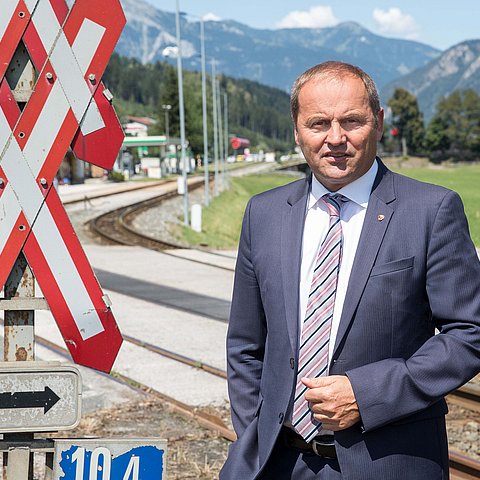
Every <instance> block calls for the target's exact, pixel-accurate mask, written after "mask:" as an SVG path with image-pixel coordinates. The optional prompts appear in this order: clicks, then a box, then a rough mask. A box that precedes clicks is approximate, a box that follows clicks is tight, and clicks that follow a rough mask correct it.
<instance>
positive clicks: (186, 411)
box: [36, 335, 480, 480]
mask: <svg viewBox="0 0 480 480" xmlns="http://www.w3.org/2000/svg"><path fill="white" fill-rule="evenodd" d="M124 340H125V341H127V342H129V343H132V344H134V345H137V346H139V347H141V348H145V349H147V350H149V351H152V352H155V353H157V354H159V355H162V356H164V357H167V358H169V359H172V360H175V361H179V362H181V363H184V364H186V365H189V366H190V367H193V368H198V369H201V370H203V371H205V372H207V373H209V374H211V375H216V376H219V377H221V378H226V372H225V371H224V370H221V369H218V368H216V367H212V366H211V365H206V364H204V363H202V362H199V361H196V360H195V359H192V358H189V357H185V356H183V355H180V354H177V353H174V352H171V351H168V350H165V349H163V348H161V347H157V346H155V345H151V344H149V343H146V342H143V341H141V340H138V339H136V338H134V337H130V336H128V335H124ZM36 341H37V342H38V343H39V344H41V345H43V346H44V347H46V348H48V349H50V350H53V351H55V352H56V353H58V354H60V355H62V356H64V357H67V358H69V353H68V351H67V349H66V348H64V347H61V346H59V345H57V344H55V343H53V342H51V341H50V340H47V339H45V338H43V337H39V336H36ZM104 375H107V374H104ZM110 376H111V377H113V378H114V379H115V380H116V381H117V382H120V383H122V384H124V385H128V386H129V387H131V388H133V389H135V390H137V391H139V392H141V393H144V394H147V393H148V394H150V395H153V396H155V397H156V398H158V399H160V400H162V401H163V402H166V403H168V404H169V405H170V406H171V408H172V409H173V410H174V411H176V412H177V413H179V414H181V415H183V416H185V417H187V418H189V419H191V420H193V421H195V422H197V423H198V424H199V425H201V426H203V427H205V428H208V429H210V430H213V431H215V432H217V433H218V434H219V435H221V436H222V437H223V438H225V439H226V440H229V441H231V442H233V441H235V439H236V435H235V432H234V431H233V430H232V429H230V428H229V427H228V426H227V425H226V424H225V423H224V421H223V420H222V418H220V417H219V416H216V415H213V414H211V413H206V412H203V411H201V410H199V409H197V408H196V407H192V406H190V405H187V404H185V403H183V402H180V401H178V400H176V399H174V398H173V397H170V396H168V395H165V394H164V393H162V392H160V391H158V390H155V389H152V388H151V387H150V386H148V385H145V384H142V383H140V382H138V381H137V380H135V379H132V378H130V377H128V376H126V375H123V374H121V373H120V372H116V371H112V372H111V373H110ZM467 390H468V389H467ZM449 461H450V475H451V480H474V479H479V478H480V462H479V461H478V460H475V459H472V458H469V457H467V456H466V455H464V454H462V453H460V452H458V451H455V450H451V449H450V452H449Z"/></svg>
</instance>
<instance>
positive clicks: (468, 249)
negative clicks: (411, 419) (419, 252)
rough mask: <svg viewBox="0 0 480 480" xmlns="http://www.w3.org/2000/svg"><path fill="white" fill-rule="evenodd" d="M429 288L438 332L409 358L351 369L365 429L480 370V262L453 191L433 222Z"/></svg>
mask: <svg viewBox="0 0 480 480" xmlns="http://www.w3.org/2000/svg"><path fill="white" fill-rule="evenodd" d="M426 292H427V295H428V300H429V304H430V309H431V313H432V320H433V322H434V324H435V327H436V328H437V330H438V331H439V333H438V334H437V335H435V336H433V337H431V338H430V339H429V340H428V341H426V342H425V343H424V344H423V345H422V347H421V348H420V349H418V350H417V351H416V352H415V354H414V355H412V356H411V357H410V358H408V359H406V360H404V359H399V358H392V359H385V360H382V361H379V362H375V363H371V364H368V365H364V366H362V367H359V368H355V369H352V370H350V371H348V372H346V374H347V376H348V377H349V379H350V381H351V383H352V386H353V389H354V392H355V396H356V399H357V403H358V406H359V410H360V414H361V417H362V422H363V426H364V429H365V431H369V430H373V429H375V428H378V427H381V426H383V425H386V424H388V423H390V422H393V421H395V420H399V419H401V418H404V417H407V416H409V415H412V414H414V413H416V412H419V411H421V410H424V409H425V408H427V407H429V406H430V405H432V404H433V403H435V402H437V401H439V400H440V399H441V398H442V397H444V396H445V395H446V394H447V393H449V392H450V391H452V390H454V389H456V388H458V387H459V386H460V385H462V384H463V383H465V382H466V381H468V380H469V379H471V378H472V377H473V376H475V375H476V374H477V373H478V372H479V371H480V360H479V359H480V263H479V260H478V256H477V253H476V251H475V247H474V245H473V243H472V241H471V239H470V236H469V231H468V224H467V220H466V218H465V214H464V211H463V205H462V202H461V200H460V198H459V197H458V195H457V194H456V193H454V192H448V193H447V194H446V195H445V197H444V198H443V200H442V201H441V203H440V205H439V208H438V210H437V212H436V215H435V220H434V222H433V228H432V230H431V235H430V238H429V242H428V251H427V265H426Z"/></svg>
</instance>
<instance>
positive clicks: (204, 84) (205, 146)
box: [200, 17, 210, 207]
mask: <svg viewBox="0 0 480 480" xmlns="http://www.w3.org/2000/svg"><path fill="white" fill-rule="evenodd" d="M200 44H201V51H202V115H203V168H204V172H205V200H204V202H205V206H206V207H208V205H209V203H210V198H209V197H210V192H209V178H208V130H207V128H208V127H207V74H206V71H205V70H206V69H205V23H204V21H203V17H200Z"/></svg>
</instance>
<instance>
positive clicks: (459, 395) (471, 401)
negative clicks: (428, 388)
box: [448, 382, 480, 413]
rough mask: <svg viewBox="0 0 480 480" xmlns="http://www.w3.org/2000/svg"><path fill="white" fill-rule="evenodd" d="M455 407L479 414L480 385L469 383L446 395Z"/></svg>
mask: <svg viewBox="0 0 480 480" xmlns="http://www.w3.org/2000/svg"><path fill="white" fill-rule="evenodd" d="M448 399H449V401H451V402H452V403H455V404H456V405H458V406H460V407H462V408H467V409H469V410H473V411H474V412H477V413H480V384H477V383H472V382H469V383H467V384H465V385H463V386H462V387H460V388H458V389H457V390H455V391H453V392H452V393H450V394H449V395H448Z"/></svg>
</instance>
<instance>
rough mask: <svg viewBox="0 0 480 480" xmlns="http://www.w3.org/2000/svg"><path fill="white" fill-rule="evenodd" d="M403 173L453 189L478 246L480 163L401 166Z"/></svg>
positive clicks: (479, 243) (479, 229)
mask: <svg viewBox="0 0 480 480" xmlns="http://www.w3.org/2000/svg"><path fill="white" fill-rule="evenodd" d="M397 171H398V172H399V173H402V174H403V175H407V176H409V177H412V178H415V179H417V180H421V181H422V182H428V183H435V184H437V185H442V186H444V187H447V188H450V189H452V190H455V191H456V192H458V193H459V195H460V197H461V198H462V200H463V203H464V205H465V213H466V215H467V218H468V223H469V226H470V234H471V236H472V239H473V242H474V243H475V245H476V246H477V247H480V165H478V164H476V165H453V166H442V167H440V168H432V167H429V168H402V169H400V170H397Z"/></svg>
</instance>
